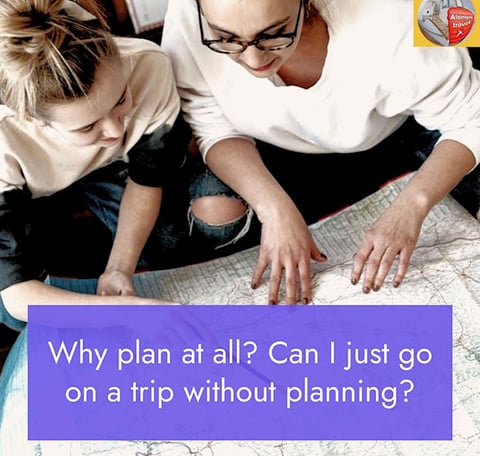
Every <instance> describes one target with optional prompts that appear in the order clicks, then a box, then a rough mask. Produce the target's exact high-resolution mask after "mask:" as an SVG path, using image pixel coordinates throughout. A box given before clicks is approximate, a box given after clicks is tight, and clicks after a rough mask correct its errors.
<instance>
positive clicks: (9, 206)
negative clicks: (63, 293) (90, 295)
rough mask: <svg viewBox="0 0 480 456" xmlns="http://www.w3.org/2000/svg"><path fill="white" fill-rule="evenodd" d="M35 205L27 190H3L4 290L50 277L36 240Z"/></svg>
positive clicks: (0, 252)
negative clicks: (32, 218) (34, 237)
mask: <svg viewBox="0 0 480 456" xmlns="http://www.w3.org/2000/svg"><path fill="white" fill-rule="evenodd" d="M31 204H32V199H31V195H30V192H29V191H28V190H26V189H23V190H18V189H15V190H9V191H6V192H3V193H0V290H3V289H5V288H8V287H9V286H10V285H14V284H15V283H19V282H25V281H27V280H34V279H37V280H44V279H45V277H46V272H45V270H44V268H43V266H42V264H41V263H40V260H39V258H38V256H37V255H35V248H34V245H33V241H32V220H31Z"/></svg>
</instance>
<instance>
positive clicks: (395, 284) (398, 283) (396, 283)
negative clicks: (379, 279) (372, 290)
mask: <svg viewBox="0 0 480 456" xmlns="http://www.w3.org/2000/svg"><path fill="white" fill-rule="evenodd" d="M399 286H400V282H399V281H398V280H395V282H393V287H394V288H398V287H399Z"/></svg>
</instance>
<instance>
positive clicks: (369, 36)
mask: <svg viewBox="0 0 480 456" xmlns="http://www.w3.org/2000/svg"><path fill="white" fill-rule="evenodd" d="M333 3H334V4H335V5H334V6H332V5H333ZM333 3H332V5H330V3H327V5H326V6H324V7H323V8H324V9H323V10H322V15H323V17H324V18H325V20H326V21H327V24H328V30H329V36H330V41H329V45H328V53H327V58H326V62H325V66H324V69H323V74H322V76H321V78H320V80H319V81H318V82H317V83H316V84H315V85H314V86H313V87H311V88H309V89H303V88H299V87H295V86H285V85H283V83H282V81H281V80H280V78H279V77H273V78H271V80H269V79H260V78H255V77H253V76H252V75H250V74H249V73H248V72H247V71H246V70H245V69H244V68H242V67H241V66H240V65H239V64H237V63H235V62H234V61H233V60H231V59H230V58H229V57H228V56H225V55H222V54H218V53H215V52H213V51H211V50H210V49H208V48H207V47H206V46H203V45H202V44H201V41H200V32H199V26H198V15H197V10H196V5H195V0H175V1H174V2H169V7H168V10H167V15H166V18H165V29H164V34H163V41H162V47H163V49H164V50H166V51H167V52H168V53H169V54H170V56H171V58H172V60H173V66H174V72H175V76H176V79H177V85H178V88H179V92H180V95H181V97H182V100H183V105H182V107H183V109H184V110H185V112H186V118H187V120H188V121H189V122H190V123H191V125H192V127H193V129H194V133H195V134H196V136H197V137H198V138H199V146H200V149H201V152H202V154H203V155H204V156H205V155H206V154H207V152H208V150H209V148H210V147H211V146H212V145H213V144H215V143H216V142H218V141H220V140H221V139H224V138H229V137H234V136H245V137H251V138H258V139H261V140H264V141H267V142H270V143H274V144H276V145H278V146H280V147H283V148H285V149H288V150H294V151H298V152H307V153H322V152H357V151H361V150H366V149H369V148H371V147H372V146H374V145H376V144H377V143H379V142H380V141H381V140H383V139H384V138H385V137H386V136H388V135H389V134H390V133H392V132H393V131H395V130H396V129H397V128H398V127H399V126H400V125H401V124H402V123H403V122H404V120H405V118H406V117H407V116H408V115H414V116H415V118H416V120H417V121H418V122H419V123H421V124H422V125H424V126H425V127H426V128H428V129H439V130H440V131H441V132H442V133H443V136H442V138H441V139H443V138H449V139H454V140H457V141H459V142H461V143H463V144H464V145H465V146H467V147H468V148H469V149H470V150H471V151H472V152H473V154H474V155H475V157H476V160H477V162H478V160H479V158H480V73H479V72H478V71H472V70H471V61H470V57H469V55H468V52H467V50H466V49H461V48H432V47H429V48H421V47H414V46H413V31H412V20H413V16H412V2H411V0H396V1H388V2H386V1H384V0H362V1H358V0H337V1H336V2H333Z"/></svg>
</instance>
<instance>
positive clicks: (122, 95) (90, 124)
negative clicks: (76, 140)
mask: <svg viewBox="0 0 480 456" xmlns="http://www.w3.org/2000/svg"><path fill="white" fill-rule="evenodd" d="M127 89H128V85H126V86H125V89H124V90H123V92H122V94H121V95H120V97H119V98H118V100H117V102H116V103H115V105H114V107H115V106H117V105H118V104H119V103H120V101H121V100H122V98H123V97H124V96H125V95H126V93H127ZM97 122H98V120H96V121H95V122H92V123H89V124H88V125H84V126H83V127H79V128H74V129H73V130H70V132H71V133H76V132H79V131H81V130H85V129H87V128H90V127H93V126H94V125H95V124H96V123H97Z"/></svg>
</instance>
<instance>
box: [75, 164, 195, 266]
mask: <svg viewBox="0 0 480 456" xmlns="http://www.w3.org/2000/svg"><path fill="white" fill-rule="evenodd" d="M187 172H188V171H187V170H185V171H183V170H182V171H181V172H179V173H178V176H175V177H176V179H173V180H172V182H171V183H169V184H166V185H165V186H164V187H163V197H162V207H161V212H160V216H159V218H158V220H157V223H156V225H155V227H154V229H153V230H152V233H151V235H150V237H149V239H148V241H147V244H146V246H145V249H144V251H143V253H142V256H141V258H140V261H139V264H138V267H139V268H143V269H162V268H166V267H175V266H178V265H181V264H183V263H184V262H185V261H186V258H185V254H186V252H187V241H188V224H187V210H188V202H189V201H188V194H187V186H188V179H189V176H188V174H187ZM127 178H128V169H127V165H126V164H125V163H121V162H117V163H114V164H112V165H110V166H108V167H106V168H104V169H101V170H98V171H95V172H93V173H91V174H90V175H88V176H86V177H85V178H83V179H81V180H80V181H78V182H77V183H76V184H74V185H75V186H77V187H78V188H79V189H80V190H81V192H82V194H83V195H84V198H85V201H86V205H87V207H88V208H89V209H90V210H91V211H92V212H93V213H94V214H95V215H96V216H97V217H98V218H99V219H100V220H101V221H102V223H103V224H104V225H105V226H106V227H107V228H108V229H109V230H110V232H111V233H112V236H114V234H115V231H116V228H117V223H118V213H119V209H120V201H121V198H122V195H123V191H124V189H125V185H126V182H127Z"/></svg>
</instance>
